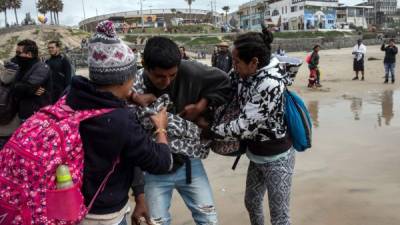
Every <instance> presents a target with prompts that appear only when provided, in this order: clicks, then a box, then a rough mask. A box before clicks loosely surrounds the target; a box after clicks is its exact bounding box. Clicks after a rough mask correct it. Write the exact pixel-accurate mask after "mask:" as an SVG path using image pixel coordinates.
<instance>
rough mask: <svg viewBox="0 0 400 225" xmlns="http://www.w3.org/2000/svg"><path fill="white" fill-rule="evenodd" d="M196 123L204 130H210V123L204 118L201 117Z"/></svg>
mask: <svg viewBox="0 0 400 225" xmlns="http://www.w3.org/2000/svg"><path fill="white" fill-rule="evenodd" d="M195 123H196V125H197V126H198V127H200V128H201V129H203V130H206V129H209V128H210V123H209V122H208V121H207V120H206V119H205V118H204V117H199V118H198V119H197V121H196V122H195Z"/></svg>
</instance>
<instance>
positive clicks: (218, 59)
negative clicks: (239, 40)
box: [212, 52, 233, 73]
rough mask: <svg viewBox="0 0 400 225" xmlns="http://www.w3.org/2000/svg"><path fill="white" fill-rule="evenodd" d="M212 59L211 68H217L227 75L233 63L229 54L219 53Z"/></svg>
mask: <svg viewBox="0 0 400 225" xmlns="http://www.w3.org/2000/svg"><path fill="white" fill-rule="evenodd" d="M214 57H215V58H214V59H213V60H212V63H213V65H212V66H213V67H217V68H219V69H220V70H222V71H224V72H225V73H229V72H230V71H231V69H232V65H233V62H232V55H231V54H230V53H229V52H226V53H223V52H219V53H217V54H216V55H215V56H214Z"/></svg>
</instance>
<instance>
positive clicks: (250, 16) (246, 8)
mask: <svg viewBox="0 0 400 225" xmlns="http://www.w3.org/2000/svg"><path fill="white" fill-rule="evenodd" d="M267 3H268V1H265V0H252V1H249V2H247V3H245V4H243V5H240V6H239V10H238V12H237V13H238V16H239V24H240V28H241V29H243V30H260V29H261V22H262V21H264V19H265V9H266V8H267Z"/></svg>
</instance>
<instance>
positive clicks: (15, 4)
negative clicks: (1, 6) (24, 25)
mask: <svg viewBox="0 0 400 225" xmlns="http://www.w3.org/2000/svg"><path fill="white" fill-rule="evenodd" d="M8 2H9V3H10V8H12V9H14V14H15V22H17V25H19V23H18V15H17V9H20V8H21V5H22V0H8Z"/></svg>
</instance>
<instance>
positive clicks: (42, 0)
mask: <svg viewBox="0 0 400 225" xmlns="http://www.w3.org/2000/svg"><path fill="white" fill-rule="evenodd" d="M36 7H37V9H38V11H39V12H40V13H41V14H43V15H46V14H47V12H48V11H50V8H49V4H48V0H39V1H38V2H37V4H36Z"/></svg>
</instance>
